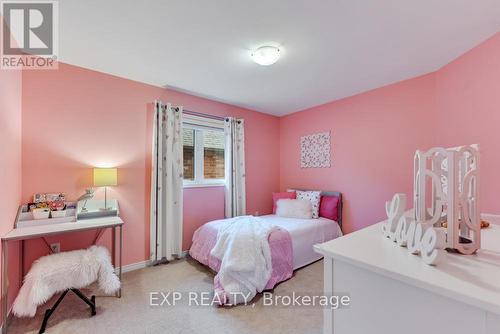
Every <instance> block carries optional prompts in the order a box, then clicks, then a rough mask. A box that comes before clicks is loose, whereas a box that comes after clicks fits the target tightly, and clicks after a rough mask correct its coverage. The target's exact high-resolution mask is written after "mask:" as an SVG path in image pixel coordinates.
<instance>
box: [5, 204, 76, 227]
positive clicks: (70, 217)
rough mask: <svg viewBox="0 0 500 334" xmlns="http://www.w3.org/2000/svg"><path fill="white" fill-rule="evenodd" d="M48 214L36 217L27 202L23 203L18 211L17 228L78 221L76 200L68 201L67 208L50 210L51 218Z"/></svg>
mask: <svg viewBox="0 0 500 334" xmlns="http://www.w3.org/2000/svg"><path fill="white" fill-rule="evenodd" d="M63 213H64V215H63ZM48 216H49V215H47V218H41V219H40V218H38V217H35V216H34V215H33V211H30V210H29V207H28V205H27V204H25V205H21V206H20V207H19V211H18V213H17V219H16V226H15V228H20V227H31V226H40V225H48V224H61V223H71V222H76V202H67V203H66V209H65V210H60V211H50V217H51V218H49V217H48Z"/></svg>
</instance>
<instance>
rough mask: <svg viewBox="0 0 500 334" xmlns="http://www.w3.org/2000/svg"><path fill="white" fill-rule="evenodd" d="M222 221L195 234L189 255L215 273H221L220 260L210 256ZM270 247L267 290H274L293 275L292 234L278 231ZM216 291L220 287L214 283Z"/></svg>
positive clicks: (274, 233)
mask: <svg viewBox="0 0 500 334" xmlns="http://www.w3.org/2000/svg"><path fill="white" fill-rule="evenodd" d="M221 222H222V221H221V220H216V221H213V222H209V223H207V224H205V225H203V226H201V227H200V228H199V229H197V230H196V231H195V232H194V235H193V244H192V245H191V249H190V250H189V255H190V256H191V257H192V258H193V259H195V260H197V261H198V262H200V263H202V264H204V265H206V266H208V267H210V269H212V270H213V271H215V272H218V271H219V268H220V261H219V259H217V258H215V257H213V256H211V255H210V251H211V250H212V248H213V247H214V246H215V242H216V241H217V232H218V226H219V224H220V223H221ZM269 246H270V247H271V261H272V265H273V271H272V274H271V278H270V279H269V281H268V282H267V284H266V287H265V289H266V290H269V289H272V288H274V286H275V285H276V284H278V283H279V282H283V281H285V280H287V279H289V278H290V277H292V274H293V251H292V238H291V236H290V233H288V231H286V230H284V229H278V230H276V231H273V232H271V234H270V235H269ZM214 286H215V290H216V291H217V290H219V288H220V286H219V284H218V282H217V280H215V281H214Z"/></svg>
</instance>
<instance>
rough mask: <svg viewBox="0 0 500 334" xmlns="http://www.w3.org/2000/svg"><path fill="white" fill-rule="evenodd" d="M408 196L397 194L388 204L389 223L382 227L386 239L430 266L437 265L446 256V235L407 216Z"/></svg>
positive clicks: (386, 207) (440, 230)
mask: <svg viewBox="0 0 500 334" xmlns="http://www.w3.org/2000/svg"><path fill="white" fill-rule="evenodd" d="M405 206H406V195H405V194H395V195H394V197H393V198H392V201H390V202H386V205H385V209H386V213H387V217H388V219H387V221H386V222H385V223H384V225H382V231H383V234H384V236H385V237H387V238H389V239H390V240H391V241H393V242H396V243H397V244H398V245H399V246H401V247H407V248H408V251H409V252H410V253H412V254H415V255H418V254H420V256H421V257H422V260H423V261H424V262H425V263H427V264H429V265H436V264H437V263H439V261H440V260H441V259H442V258H443V256H444V255H445V250H444V248H445V245H446V233H445V231H444V229H439V230H438V229H435V228H433V227H432V224H425V223H419V222H416V221H414V220H413V219H411V218H410V217H407V216H405Z"/></svg>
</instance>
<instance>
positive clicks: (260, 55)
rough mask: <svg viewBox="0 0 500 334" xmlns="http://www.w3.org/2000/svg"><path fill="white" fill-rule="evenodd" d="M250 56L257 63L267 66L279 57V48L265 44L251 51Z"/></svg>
mask: <svg viewBox="0 0 500 334" xmlns="http://www.w3.org/2000/svg"><path fill="white" fill-rule="evenodd" d="M251 56H252V59H253V61H254V62H256V63H257V64H259V65H262V66H269V65H272V64H274V63H275V62H277V61H278V59H279V58H280V49H279V48H278V47H276V46H270V45H265V46H261V47H260V48H258V49H256V50H255V51H253V52H252V54H251Z"/></svg>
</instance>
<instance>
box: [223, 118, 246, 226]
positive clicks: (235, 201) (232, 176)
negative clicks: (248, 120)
mask: <svg viewBox="0 0 500 334" xmlns="http://www.w3.org/2000/svg"><path fill="white" fill-rule="evenodd" d="M224 137H225V157H224V159H225V173H224V174H225V178H226V189H225V214H226V218H230V217H235V216H242V215H245V214H246V207H245V205H246V204H245V203H246V195H245V131H244V121H243V120H242V119H234V118H232V117H228V118H226V120H225V122H224Z"/></svg>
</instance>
